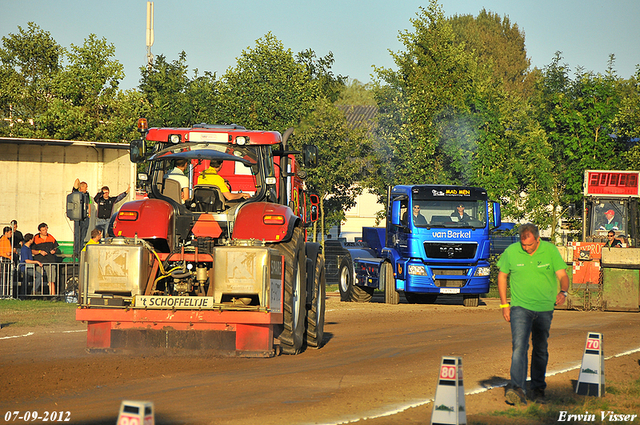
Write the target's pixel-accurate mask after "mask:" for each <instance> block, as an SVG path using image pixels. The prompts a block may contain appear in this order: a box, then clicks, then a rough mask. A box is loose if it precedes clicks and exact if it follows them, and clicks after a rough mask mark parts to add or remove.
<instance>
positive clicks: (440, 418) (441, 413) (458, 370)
mask: <svg viewBox="0 0 640 425" xmlns="http://www.w3.org/2000/svg"><path fill="white" fill-rule="evenodd" d="M466 423H467V412H466V410H465V408H464V385H463V382H462V358H461V357H442V363H441V364H440V376H439V377H438V386H437V387H436V398H435V400H434V401H433V412H432V413H431V425H440V424H443V425H444V424H447V425H448V424H456V425H461V424H466Z"/></svg>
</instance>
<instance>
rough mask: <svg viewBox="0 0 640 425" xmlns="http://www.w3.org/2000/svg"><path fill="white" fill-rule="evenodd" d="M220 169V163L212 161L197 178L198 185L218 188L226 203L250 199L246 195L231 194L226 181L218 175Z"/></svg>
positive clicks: (219, 161) (216, 160)
mask: <svg viewBox="0 0 640 425" xmlns="http://www.w3.org/2000/svg"><path fill="white" fill-rule="evenodd" d="M221 169H222V161H221V160H219V159H212V160H211V162H210V164H209V168H207V169H206V170H204V171H203V172H202V173H200V175H199V176H198V184H208V185H212V186H218V189H220V192H222V196H224V198H225V199H226V200H227V201H233V200H236V199H248V198H250V197H251V195H249V194H248V193H231V192H230V191H229V187H228V186H227V183H226V181H225V180H224V179H223V178H222V177H221V176H220V175H219V174H218V173H219V172H220V170H221Z"/></svg>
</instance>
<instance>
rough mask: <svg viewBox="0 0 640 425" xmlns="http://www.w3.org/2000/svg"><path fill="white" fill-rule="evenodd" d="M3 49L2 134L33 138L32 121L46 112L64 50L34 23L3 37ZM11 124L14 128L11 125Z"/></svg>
mask: <svg viewBox="0 0 640 425" xmlns="http://www.w3.org/2000/svg"><path fill="white" fill-rule="evenodd" d="M2 44H3V47H2V48H1V49H0V115H1V117H0V118H2V122H3V124H4V125H3V126H2V127H0V134H2V135H5V136H13V137H33V136H34V131H33V120H34V118H37V117H38V116H39V115H40V114H42V113H44V112H45V111H46V110H47V107H48V99H50V98H51V91H52V85H53V80H54V78H55V76H56V75H57V73H58V72H59V70H60V67H61V65H60V62H61V60H62V56H63V54H64V49H63V48H62V47H61V46H60V45H59V44H57V43H56V42H55V40H54V39H53V38H52V37H51V34H49V32H47V31H43V30H41V29H40V28H39V27H38V26H37V25H36V24H34V23H33V22H29V24H28V27H27V29H26V30H25V29H23V28H22V27H18V34H9V35H8V36H6V37H2ZM9 124H11V127H9Z"/></svg>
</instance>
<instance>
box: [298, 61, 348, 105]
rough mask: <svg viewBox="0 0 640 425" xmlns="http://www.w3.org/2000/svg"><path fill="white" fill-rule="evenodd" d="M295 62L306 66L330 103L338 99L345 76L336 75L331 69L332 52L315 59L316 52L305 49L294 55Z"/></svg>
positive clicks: (343, 85) (342, 88)
mask: <svg viewBox="0 0 640 425" xmlns="http://www.w3.org/2000/svg"><path fill="white" fill-rule="evenodd" d="M296 62H298V63H301V64H303V65H304V66H305V67H306V68H307V72H308V73H309V75H310V76H311V79H312V80H314V81H316V82H317V84H318V85H319V87H320V92H321V93H322V96H324V97H326V98H327V99H329V101H330V102H332V103H335V102H336V100H338V97H339V96H340V93H341V92H342V91H343V90H344V87H345V82H346V80H347V78H346V77H343V76H342V75H337V76H336V75H334V74H333V71H331V67H332V66H333V63H334V59H333V53H332V52H329V53H328V54H327V55H326V56H324V57H321V58H317V59H316V53H315V52H314V51H313V50H311V49H307V50H305V51H302V52H300V53H298V54H297V55H296Z"/></svg>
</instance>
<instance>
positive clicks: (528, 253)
mask: <svg viewBox="0 0 640 425" xmlns="http://www.w3.org/2000/svg"><path fill="white" fill-rule="evenodd" d="M519 233H520V242H519V243H514V244H511V245H510V246H509V247H508V248H507V249H506V250H505V251H504V252H503V253H502V255H501V256H500V259H499V260H498V268H499V269H500V272H499V273H498V292H499V294H500V309H501V310H502V316H503V317H504V319H505V320H506V321H507V322H510V324H511V344H512V354H511V382H510V385H509V386H508V388H507V391H506V393H505V397H506V400H507V403H509V404H520V403H522V404H526V403H527V401H526V398H525V383H526V380H527V353H528V350H529V338H530V337H531V343H532V346H533V349H532V353H531V385H530V390H529V398H531V399H532V400H534V401H537V402H544V390H545V388H546V387H547V384H546V382H545V374H546V372H547V362H548V360H549V352H548V350H547V339H548V338H549V329H550V327H551V320H552V319H553V309H554V306H555V305H561V304H563V303H564V302H565V300H566V297H567V290H568V289H569V277H568V276H567V271H566V267H567V265H566V264H565V262H564V260H563V259H562V257H561V256H560V253H559V252H558V248H556V247H555V246H554V245H552V244H550V243H549V242H545V241H541V240H540V233H539V231H538V228H537V227H536V226H535V225H533V224H523V225H522V226H520V229H519ZM507 278H508V279H507ZM507 280H509V282H510V285H511V305H509V303H507ZM558 281H560V289H561V290H560V292H559V293H558V292H557V290H558Z"/></svg>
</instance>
